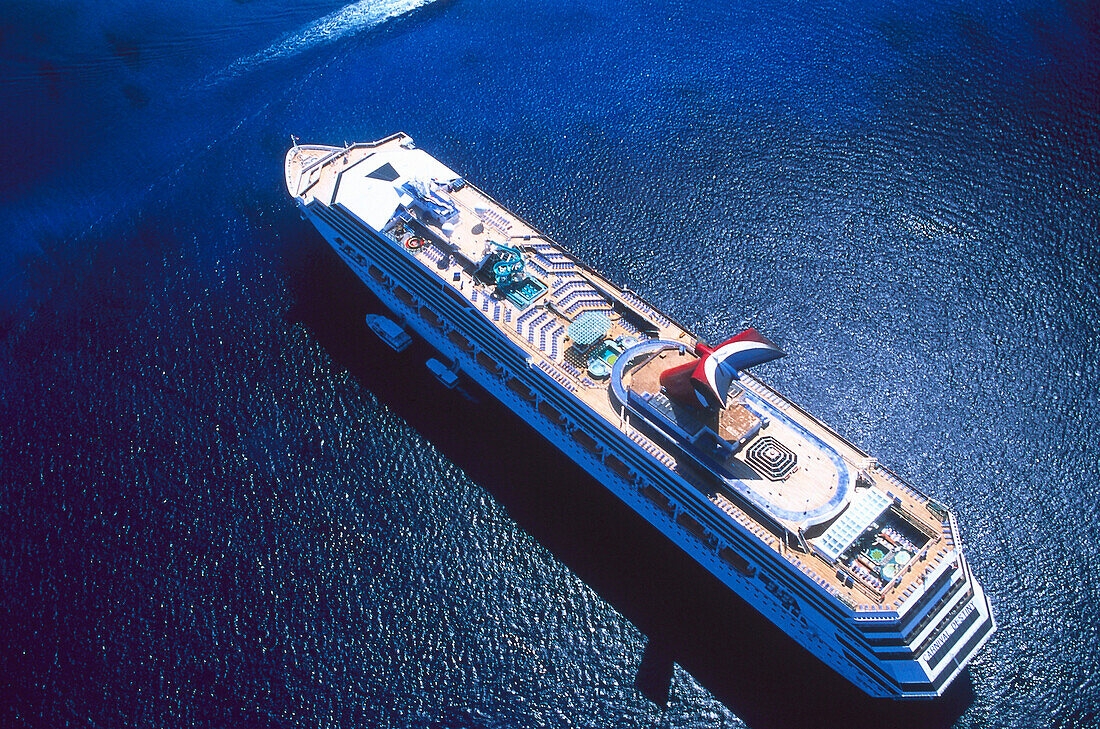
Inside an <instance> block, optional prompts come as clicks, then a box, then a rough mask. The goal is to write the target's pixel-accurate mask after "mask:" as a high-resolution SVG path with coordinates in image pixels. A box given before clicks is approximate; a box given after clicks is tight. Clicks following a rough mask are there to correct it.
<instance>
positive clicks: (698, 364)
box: [661, 329, 786, 408]
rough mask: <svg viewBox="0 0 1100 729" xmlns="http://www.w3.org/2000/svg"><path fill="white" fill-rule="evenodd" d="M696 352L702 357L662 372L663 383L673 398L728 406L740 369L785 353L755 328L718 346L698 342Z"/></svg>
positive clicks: (707, 405)
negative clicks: (731, 389) (730, 393)
mask: <svg viewBox="0 0 1100 729" xmlns="http://www.w3.org/2000/svg"><path fill="white" fill-rule="evenodd" d="M695 353H696V354H698V355H699V356H700V357H701V359H699V360H697V361H695V362H688V363H686V364H682V365H678V366H676V367H671V368H669V369H667V370H665V371H664V372H662V373H661V385H662V386H663V387H664V388H665V392H667V393H668V395H669V396H670V397H675V398H677V399H679V400H680V401H681V402H692V401H695V402H698V403H699V404H700V405H702V406H703V407H705V408H724V407H726V394H727V393H728V392H729V389H730V383H731V382H733V378H734V377H736V376H737V373H738V372H739V371H741V370H745V369H748V368H749V367H753V366H755V365H758V364H763V363H764V362H771V361H772V360H773V359H779V358H780V357H783V356H785V354H786V353H785V352H784V351H783V350H781V349H780V348H779V347H777V346H776V345H775V343H774V342H772V341H771V340H770V339H768V338H767V337H765V336H764V335H763V334H761V333H760V332H758V331H756V330H755V329H746V330H745V331H743V332H741V333H740V334H738V335H737V336H736V337H733V338H732V339H729V340H727V341H725V342H723V343H722V344H720V345H719V346H718V347H717V348H715V349H711V348H710V347H709V346H707V345H706V344H704V343H703V342H699V344H697V345H696V346H695Z"/></svg>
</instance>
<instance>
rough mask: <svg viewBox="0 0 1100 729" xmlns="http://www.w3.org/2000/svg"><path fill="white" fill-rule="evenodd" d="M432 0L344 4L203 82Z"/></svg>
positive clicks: (370, 0)
mask: <svg viewBox="0 0 1100 729" xmlns="http://www.w3.org/2000/svg"><path fill="white" fill-rule="evenodd" d="M433 2H435V0H359V2H355V3H352V4H351V5H346V6H344V7H342V8H340V9H339V10H337V11H335V12H333V13H330V14H328V15H326V16H325V17H323V18H318V19H317V20H314V21H313V22H311V23H308V24H307V25H305V26H303V27H302V28H300V29H298V30H297V31H295V32H294V33H292V34H290V35H288V36H287V37H285V38H282V39H281V40H279V41H276V42H275V43H273V44H272V45H270V46H268V47H267V48H265V49H264V50H262V51H259V52H258V53H253V54H252V55H250V56H245V57H244V58H239V59H237V60H236V61H234V62H233V63H232V64H230V65H229V66H228V67H226V68H225V69H223V70H222V71H220V72H218V73H217V74H215V75H214V76H213V77H212V78H210V79H209V80H208V81H207V83H208V84H209V85H214V84H216V83H218V82H221V81H225V80H227V79H230V78H234V77H236V76H239V75H240V74H242V73H245V72H246V71H251V70H253V69H255V68H258V67H260V66H263V65H265V64H268V63H271V62H272V61H277V60H280V59H284V58H290V57H291V56H296V55H298V54H299V53H304V52H305V51H308V50H310V49H311V48H316V47H317V46H320V45H324V44H327V43H332V42H334V41H337V40H340V39H341V38H344V37H346V36H349V35H352V34H355V33H361V32H363V31H366V30H370V29H371V28H375V27H377V26H379V25H381V24H382V23H384V22H386V21H387V20H391V19H393V18H396V17H398V16H401V15H404V14H406V13H408V12H411V11H413V10H416V9H417V8H420V7H423V6H425V5H430V4H431V3H433Z"/></svg>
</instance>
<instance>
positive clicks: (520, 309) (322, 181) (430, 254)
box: [285, 134, 954, 610]
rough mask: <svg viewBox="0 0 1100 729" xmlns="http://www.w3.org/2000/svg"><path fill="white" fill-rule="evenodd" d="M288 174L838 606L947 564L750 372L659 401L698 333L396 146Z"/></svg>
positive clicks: (817, 427) (405, 145)
mask: <svg viewBox="0 0 1100 729" xmlns="http://www.w3.org/2000/svg"><path fill="white" fill-rule="evenodd" d="M285 172H286V181H287V187H288V189H289V190H290V192H291V193H292V194H293V195H294V196H295V197H297V198H298V199H299V200H300V201H301V202H302V204H304V205H308V204H310V203H312V202H314V201H316V202H317V203H319V204H322V205H326V206H340V207H342V208H344V209H345V210H347V211H348V212H350V213H351V214H352V215H354V216H355V217H357V218H358V219H359V220H361V221H362V222H363V223H365V224H366V225H368V226H370V227H371V228H372V229H374V230H375V231H376V232H378V233H380V234H382V235H383V236H385V237H387V238H389V239H390V240H391V241H392V242H393V244H394V245H395V246H396V247H398V248H400V249H402V250H404V251H405V252H406V253H407V254H408V255H409V256H410V262H413V261H415V262H416V264H419V265H421V266H423V267H424V268H425V269H426V270H427V271H429V272H431V274H432V275H434V276H437V277H438V278H439V280H440V281H441V282H442V283H443V284H444V285H446V286H450V287H452V288H453V289H454V290H455V292H457V293H458V294H459V295H460V296H462V297H463V298H465V299H467V300H468V301H469V302H470V303H471V305H472V306H473V307H474V308H475V309H477V310H479V311H480V312H481V313H482V315H483V316H484V317H485V318H486V319H487V320H488V321H489V322H491V323H492V324H493V325H494V326H495V327H496V328H497V329H498V330H499V332H500V334H501V336H502V337H507V338H508V339H510V340H511V341H512V342H514V343H515V344H516V345H517V346H518V347H519V348H520V349H521V350H522V351H524V352H525V353H526V355H527V358H528V360H529V361H530V362H531V364H532V366H534V367H537V368H539V369H541V370H543V371H544V372H546V373H547V375H549V377H550V378H551V379H552V380H554V381H555V382H556V383H557V385H558V386H561V387H562V388H564V389H566V390H568V391H569V392H570V393H572V395H573V396H574V397H576V398H578V399H579V400H581V401H583V402H584V403H585V404H586V405H588V407H590V408H591V409H592V410H593V411H594V412H595V413H597V414H598V415H599V416H601V417H603V418H604V419H606V420H607V421H608V422H609V423H611V424H612V425H613V426H614V427H616V428H619V429H620V430H622V431H623V432H624V433H626V434H627V435H628V436H629V437H631V438H632V439H633V440H634V441H635V442H637V443H638V444H639V445H640V446H641V447H642V448H644V449H645V450H647V451H648V452H649V453H650V454H651V455H653V456H654V457H655V458H656V459H657V460H658V461H660V462H661V463H663V464H664V465H665V466H666V467H668V468H669V469H670V470H671V471H673V472H674V473H676V474H678V475H679V476H681V477H682V478H683V479H684V480H685V481H687V482H689V483H691V484H693V485H694V486H695V487H696V489H697V490H698V491H699V493H700V495H701V497H703V498H706V499H709V500H710V501H711V502H712V503H713V504H714V505H715V506H716V507H717V508H718V509H720V510H721V511H722V512H723V513H724V514H726V515H727V516H728V517H729V518H731V519H733V520H734V521H736V522H738V523H740V524H742V525H744V526H746V528H748V529H749V530H750V531H752V532H753V533H755V534H756V535H757V536H758V537H759V538H760V540H761V541H762V542H763V543H764V544H767V545H768V546H769V547H771V548H772V549H774V550H776V551H777V552H778V553H780V554H781V555H783V556H784V557H786V558H787V559H788V560H789V561H790V562H791V564H792V565H794V566H795V567H797V568H798V569H800V570H802V571H803V572H804V573H806V574H807V575H809V576H810V577H811V579H812V580H813V581H815V582H817V583H818V584H819V585H822V586H823V587H824V588H825V589H827V590H828V591H829V592H831V593H832V594H834V595H837V596H838V597H839V598H840V599H842V600H843V601H844V602H846V603H847V604H849V605H852V606H857V607H858V606H864V607H866V608H868V609H876V610H877V609H884V608H885V609H889V608H891V607H896V606H897V605H899V604H901V602H902V601H903V600H904V599H905V598H906V597H907V596H909V595H910V594H912V593H913V592H915V591H917V590H918V589H919V586H920V584H921V582H922V578H923V577H924V576H926V575H927V574H928V573H930V572H931V571H933V570H934V569H935V568H936V567H937V566H939V565H940V564H942V562H943V561H944V560H946V559H948V558H950V555H951V552H952V550H953V548H954V537H953V533H952V527H951V524H950V519H949V517H948V515H947V514H946V512H944V511H943V510H942V507H939V506H938V505H936V504H935V503H934V502H931V501H930V500H929V499H928V498H927V497H925V496H923V495H922V494H920V493H918V492H916V491H915V490H913V489H911V488H910V487H908V486H906V485H904V484H903V483H902V482H901V481H900V480H898V479H897V478H896V477H895V476H893V475H892V474H890V473H889V472H888V471H886V470H885V469H883V468H882V467H880V466H878V465H877V464H876V463H875V462H874V461H873V460H872V459H870V458H869V457H868V456H867V455H866V454H865V453H863V452H862V451H860V450H859V449H857V448H855V447H854V446H853V445H851V444H849V443H848V442H847V441H845V440H844V439H842V438H841V437H840V436H838V435H837V434H836V433H835V432H833V431H832V430H831V429H829V428H828V427H826V426H825V425H823V424H822V423H820V422H819V421H818V420H816V419H815V418H813V417H812V416H810V415H809V414H807V413H805V412H804V411H803V410H801V409H800V408H798V407H797V406H794V405H793V404H792V403H790V402H789V401H788V400H786V398H784V397H782V396H781V395H779V394H778V393H775V392H774V391H772V390H771V389H770V388H768V387H767V386H765V385H763V384H762V383H761V382H759V381H758V380H756V379H755V378H753V377H752V376H751V375H748V374H747V373H744V372H742V373H739V375H738V377H737V379H736V381H735V384H734V386H733V387H731V390H730V392H729V402H728V404H727V405H726V406H725V407H724V408H721V409H720V410H717V411H707V410H705V409H698V408H692V407H691V406H690V404H688V403H685V402H682V401H677V400H675V399H670V398H669V397H668V396H667V394H666V393H664V392H663V391H662V389H661V386H660V381H659V375H660V373H661V372H662V371H663V370H665V369H666V368H667V367H669V366H671V365H672V364H674V363H676V362H679V361H687V360H690V359H691V358H693V357H698V354H697V353H696V345H697V344H698V340H697V338H696V337H695V336H693V335H692V334H691V333H690V332H689V331H687V330H686V329H685V328H684V327H682V326H681V325H679V324H677V323H676V322H674V321H673V320H672V319H671V317H668V316H666V315H663V314H661V313H660V312H658V311H656V310H654V309H653V308H652V307H650V306H649V305H647V304H646V303H645V302H643V301H642V300H640V299H639V298H638V297H637V296H635V295H633V294H632V293H630V292H628V291H625V290H623V289H621V288H619V287H618V286H615V285H614V284H611V283H610V282H608V281H607V280H605V279H604V278H603V277H601V276H600V275H599V274H597V273H595V272H593V271H591V270H590V269H588V268H587V267H585V266H584V265H583V264H581V263H579V262H578V261H576V259H574V258H573V256H572V255H570V254H569V253H567V252H566V251H564V250H563V249H562V248H561V247H560V246H558V245H557V244H556V243H554V242H553V241H551V240H549V239H547V238H546V237H544V236H543V235H542V234H540V233H539V232H538V231H536V230H535V229H534V228H532V227H531V226H530V225H528V224H527V223H526V222H524V221H523V220H521V219H519V218H518V217H516V216H515V215H513V214H512V213H511V212H509V211H508V210H507V209H505V208H504V207H503V206H501V205H499V204H498V203H497V202H495V201H494V200H493V199H491V198H490V197H488V196H487V195H486V194H485V193H483V192H482V191H481V190H479V189H477V188H476V187H474V186H473V185H470V184H468V183H466V182H465V181H464V180H463V179H462V178H461V177H460V176H459V175H458V174H456V173H455V172H454V171H452V170H450V169H449V168H447V167H446V166H444V165H442V164H441V163H440V162H439V161H438V160H435V159H434V158H432V157H431V156H429V155H427V154H426V153H424V152H422V151H420V150H418V149H415V147H413V146H412V141H411V139H409V138H408V137H407V136H405V135H401V134H398V135H394V136H392V137H390V138H387V139H385V140H382V141H381V142H378V143H375V144H356V145H352V146H350V147H347V148H332V147H318V146H295V147H293V148H292V149H291V150H290V151H289V152H288V154H287V158H286V166H285ZM416 264H413V265H416ZM658 343H663V344H664V346H657V347H655V346H653V345H657V344H658ZM647 347H650V350H649V351H646V352H644V353H642V352H641V350H644V349H646V348H647ZM642 354H644V355H645V356H641V355H642ZM620 359H622V361H621V362H620ZM616 365H618V366H616ZM616 387H620V389H622V391H623V393H625V394H620V395H618V396H617V395H616V394H615V388H616ZM630 393H633V395H631V394H630ZM543 407H546V405H545V403H544V404H542V405H540V409H542V408H543ZM550 415H551V416H554V415H557V416H559V419H560V414H555V413H550ZM552 419H553V417H552ZM576 437H577V438H578V440H580V439H582V438H584V437H585V436H584V433H581V432H578V433H577V434H576Z"/></svg>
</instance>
